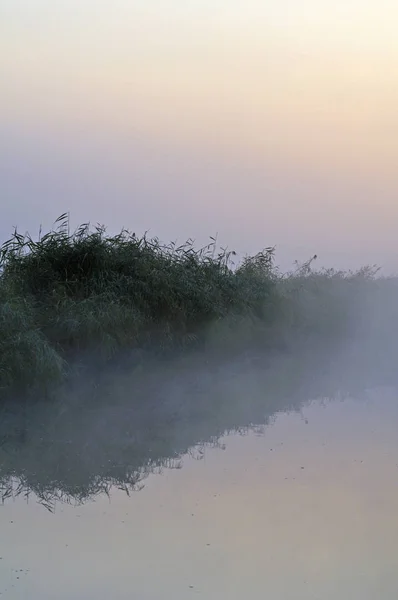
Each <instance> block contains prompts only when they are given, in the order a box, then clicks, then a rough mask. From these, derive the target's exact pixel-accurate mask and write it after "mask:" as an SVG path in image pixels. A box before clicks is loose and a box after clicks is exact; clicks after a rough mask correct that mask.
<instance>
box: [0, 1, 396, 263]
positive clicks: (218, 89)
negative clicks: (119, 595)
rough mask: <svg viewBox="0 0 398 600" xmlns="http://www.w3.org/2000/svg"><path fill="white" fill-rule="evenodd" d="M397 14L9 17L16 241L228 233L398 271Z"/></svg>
mask: <svg viewBox="0 0 398 600" xmlns="http://www.w3.org/2000/svg"><path fill="white" fill-rule="evenodd" d="M397 22H398V4H397V2H396V0H379V1H378V2H375V1H374V0H373V1H370V0H344V2H343V1H338V0H268V1H267V2H265V1H264V0H245V1H243V0H228V1H227V0H218V1H217V0H169V1H167V0H152V1H151V2H149V1H148V0H114V1H113V2H105V1H102V0H68V1H66V0H58V1H57V2H54V1H50V0H1V2H0V88H1V95H0V171H1V173H0V192H1V198H2V200H1V202H2V209H3V210H2V218H1V221H0V239H1V240H2V239H5V238H6V237H8V234H9V233H10V232H11V230H12V227H13V226H14V225H18V226H19V228H20V229H21V230H22V231H23V230H25V229H29V231H30V232H31V233H34V232H35V231H37V230H38V227H39V225H40V223H42V224H43V225H44V228H47V227H49V226H51V223H52V222H53V221H54V219H55V218H56V217H57V216H58V215H59V214H61V213H62V212H65V211H70V213H71V218H72V223H73V224H76V225H77V224H78V223H80V222H83V221H92V222H94V223H96V222H98V221H99V222H101V223H104V224H106V225H108V226H109V228H110V230H111V231H116V230H118V229H120V228H121V227H122V226H125V227H127V228H129V229H132V230H134V231H136V232H137V233H142V232H143V231H145V230H148V229H149V230H150V233H152V234H153V235H158V236H159V237H160V238H162V239H164V240H165V241H169V240H170V239H175V238H178V239H179V240H180V241H182V240H184V239H186V238H189V237H193V238H195V239H197V240H198V243H202V242H203V241H206V239H207V238H208V236H210V235H214V234H215V233H218V239H219V240H220V242H221V243H222V244H224V245H228V246H229V247H231V248H234V249H236V250H237V251H238V252H243V253H244V252H255V251H257V250H259V249H261V247H263V246H268V245H274V244H276V245H277V257H279V259H280V260H279V262H281V263H282V265H283V266H284V265H289V264H291V263H292V261H293V260H294V259H296V258H297V259H305V258H308V257H309V256H310V255H311V254H313V253H317V254H318V255H320V259H321V261H322V262H323V263H325V264H328V265H330V264H333V265H335V266H336V267H355V266H360V265H361V264H363V263H368V262H378V263H380V264H383V265H385V266H386V268H388V269H393V270H397V271H398V251H397V249H396V224H397V220H398V194H397V192H398V178H397V175H396V163H397V158H398V141H397V140H398V136H397V133H398V108H397V107H398V37H397V35H396V24H397Z"/></svg>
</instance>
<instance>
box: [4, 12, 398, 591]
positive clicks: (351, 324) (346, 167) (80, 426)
mask: <svg viewBox="0 0 398 600" xmlns="http://www.w3.org/2000/svg"><path fill="white" fill-rule="evenodd" d="M397 17H398V12H397V4H396V2H392V1H390V0H380V1H379V2H377V3H375V2H373V1H372V0H361V1H359V0H346V2H344V3H336V2H334V1H332V0H302V1H300V2H292V1H291V0H282V1H281V0H278V2H276V1H275V0H270V1H269V2H266V3H264V2H263V1H262V0H247V1H246V2H242V1H241V0H229V1H228V2H227V1H226V0H219V1H218V0H211V1H210V0H205V1H203V0H202V1H201V2H199V1H195V0H192V1H187V0H185V1H184V2H183V1H182V0H170V1H169V2H163V1H162V2H160V1H153V2H147V1H145V2H144V1H143V0H132V1H129V2H127V1H125V0H115V1H114V2H113V3H109V2H102V1H100V0H68V2H67V1H66V0H58V1H57V2H50V1H49V0H34V1H32V0H18V1H17V0H2V2H0V40H1V41H0V45H1V51H0V88H1V94H0V193H1V198H2V200H1V219H0V244H1V243H2V242H4V241H5V240H7V239H9V238H10V235H11V234H12V231H13V228H14V227H17V228H18V231H19V232H20V233H22V234H23V233H25V231H28V232H29V233H30V234H31V235H32V237H33V238H37V234H38V232H39V228H41V229H42V231H48V230H50V229H51V227H52V226H53V223H54V221H55V219H56V218H57V217H58V216H59V215H61V214H64V213H69V222H68V225H69V226H70V227H71V229H72V230H73V229H74V228H75V227H78V226H79V225H80V224H81V223H88V222H90V223H92V224H93V225H95V224H97V223H100V224H103V225H105V226H106V227H107V231H108V232H109V233H111V234H117V233H118V232H119V231H120V230H121V229H122V228H126V229H128V230H130V231H131V232H135V233H136V234H137V235H138V236H141V235H142V234H144V232H147V231H148V232H149V235H150V236H157V237H158V238H160V239H161V240H162V241H164V242H165V243H168V242H170V241H177V242H181V243H182V242H185V241H186V240H187V239H193V240H195V247H201V246H203V245H204V244H206V243H207V242H208V241H209V237H210V236H213V237H215V238H216V239H217V244H218V246H221V247H227V248H228V249H231V250H234V251H236V253H237V254H236V256H235V260H236V263H239V261H240V260H242V258H243V257H244V256H245V255H254V254H255V253H257V252H258V251H260V250H261V249H262V248H268V247H274V246H275V247H276V254H275V262H276V267H277V268H278V269H279V270H277V271H275V272H274V273H273V275H272V277H273V278H274V279H273V280H274V281H276V287H277V290H278V293H279V294H280V296H278V298H279V299H280V300H281V303H280V306H281V307H283V310H284V311H285V312H283V311H282V313H281V314H282V315H283V317H284V318H282V319H280V318H278V319H276V320H275V323H273V324H271V325H269V326H267V327H268V328H267V327H263V325H262V324H261V323H260V322H259V321H256V320H255V319H253V320H250V318H246V319H242V320H238V319H237V320H236V327H235V328H231V326H230V322H229V321H228V319H226V320H225V322H224V320H223V319H219V320H218V321H217V322H212V323H210V324H209V326H208V330H206V336H204V340H205V343H203V344H202V347H201V348H198V347H196V348H195V349H193V350H192V349H191V350H189V351H188V350H184V351H181V349H180V351H179V352H178V351H176V352H172V353H169V354H168V355H162V356H159V355H154V354H153V353H151V352H149V351H147V350H145V351H144V350H142V349H137V347H135V348H134V350H131V351H124V352H122V353H120V352H119V353H117V354H116V355H115V357H114V359H113V360H109V361H108V363H107V364H106V366H104V364H103V363H100V362H98V361H97V358H98V352H97V350H98V349H97V348H94V349H92V350H90V349H89V350H88V352H86V353H80V354H79V353H78V352H77V353H76V354H75V355H74V356H73V361H71V364H70V365H69V366H70V367H71V370H70V372H69V371H68V375H69V377H68V378H67V379H66V380H65V381H64V382H63V383H61V384H59V385H58V386H53V387H52V388H50V389H48V388H46V389H45V390H43V391H41V390H35V393H33V390H30V392H31V393H30V395H28V396H26V395H23V394H19V393H15V394H14V395H13V396H12V397H11V398H10V399H8V400H7V402H2V403H1V404H0V496H1V499H2V505H1V506H0V530H1V536H0V596H2V597H4V598H7V599H9V600H19V599H20V598H30V599H32V600H50V599H52V598H58V599H60V600H64V599H65V600H70V599H72V600H74V599H76V600H78V599H80V598H83V597H84V598H85V599H88V600H94V599H95V600H101V599H102V598H115V599H118V600H127V599H130V598H132V597H134V598H139V599H140V600H141V599H142V600H159V599H160V598H162V599H163V598H170V599H171V598H173V600H174V599H175V600H185V599H186V598H187V597H190V596H192V595H195V596H196V595H199V596H202V597H204V598H206V599H207V600H223V599H224V598H225V599H227V598H228V600H241V598H243V597H247V598H249V599H250V598H259V597H269V598H272V600H308V599H309V598H314V599H315V598H317V599H321V600H337V599H340V598H349V599H350V600H374V599H375V598H380V600H393V599H394V598H397V597H398V577H397V573H398V564H397V559H396V557H397V556H398V522H397V517H396V506H397V501H398V486H397V483H396V482H397V477H396V476H397V452H398V444H397V435H396V431H397V416H398V415H397V388H398V381H397V361H396V357H397V356H398V335H397V334H398V331H397V326H396V324H397V322H398V278H396V277H393V275H394V274H396V273H397V270H398V254H397V249H396V223H397V219H398V202H397V193H398V179H397V176H396V164H397V156H398V146H397V137H396V124H397V111H396V107H397V102H398V79H397V77H396V72H397V62H398V43H397V39H398V38H397V36H396V23H397ZM314 254H316V255H317V259H316V260H315V261H312V262H311V261H310V263H311V267H312V268H315V272H314V271H312V272H307V271H306V269H305V265H304V268H302V269H301V270H300V267H299V265H300V264H301V263H305V261H307V260H308V259H310V258H311V257H312V256H314ZM295 261H298V263H295ZM367 265H370V266H372V265H377V266H379V267H381V270H380V271H378V272H377V276H376V277H365V276H364V274H363V273H362V275H357V276H353V275H351V276H350V277H347V275H346V274H344V273H340V272H339V270H340V269H343V270H350V269H351V270H353V271H356V270H357V269H360V268H362V267H364V266H367ZM323 268H326V269H329V268H332V269H335V270H336V271H334V272H331V271H325V270H322V269H323ZM286 272H289V273H290V276H286V277H283V276H282V274H283V273H286ZM276 273H277V276H276ZM365 274H366V272H365ZM268 275H269V274H267V277H268ZM390 276H391V277H390ZM15 281H16V280H15ZM15 281H14V282H13V281H12V282H11V283H12V284H13V285H11V286H9V287H8V288H7V289H6V293H5V295H4V299H3V297H2V298H1V302H2V305H1V306H0V308H1V309H2V310H3V313H2V315H1V316H2V319H3V321H1V323H3V325H4V326H5V325H8V322H10V328H9V330H7V331H8V333H9V332H10V331H11V334H10V337H9V338H5V337H4V338H3V339H10V340H11V341H10V352H9V356H10V357H12V358H13V357H14V356H15V357H16V361H15V364H16V365H17V367H18V364H19V363H18V360H19V358H20V356H22V355H21V354H20V352H21V348H22V347H23V342H24V341H26V340H27V341H28V342H29V339H30V338H29V336H31V338H32V336H33V338H34V335H36V336H39V338H40V335H41V334H42V331H41V330H39V327H40V326H39V325H38V323H42V320H41V319H42V316H43V315H42V314H41V310H42V307H41V306H39V304H37V303H36V300H35V299H32V303H31V305H30V304H29V302H28V301H27V302H25V296H23V297H20V296H21V294H19V291H18V290H19V287H18V286H15V289H17V293H16V294H14V292H15V290H14V284H15ZM112 281H113V280H112ZM256 281H257V280H255V282H256ZM61 288H62V286H61ZM0 291H1V290H0ZM53 291H54V298H55V289H54V290H53ZM108 291H109V290H108ZM11 292H12V293H11ZM62 293H63V289H61V293H60V295H59V297H58V300H57V301H59V303H62V301H63V300H64V298H63V296H62ZM7 294H8V295H7ZM18 294H19V295H18ZM75 300H76V299H75V298H72V302H71V306H77V303H78V301H80V299H79V298H77V303H76V304H73V302H75ZM51 302H52V301H51ZM51 302H49V304H48V306H47V308H46V307H45V310H44V312H45V313H46V314H50V313H51V310H53V309H54V306H53V305H52V304H51ZM54 302H55V301H54ZM116 302H117V299H116ZM55 303H56V302H55ZM14 304H15V306H14ZM21 307H22V308H23V309H24V310H25V309H26V310H25V312H24V310H21ZM32 307H34V308H35V310H36V308H37V307H38V310H37V314H36V313H35V317H34V318H33V317H32V320H29V319H30V317H31V314H30V312H29V311H30V310H31V309H32ZM102 308H103V304H101V305H100V309H101V310H102ZM89 309H90V306H89ZM46 310H47V312H46ZM13 311H14V312H13ZM18 311H20V312H18ZM55 312H56V311H55ZM32 314H33V309H32ZM8 315H11V317H12V319H11V317H10V318H9V317H8ZM21 315H22V316H21ZM26 315H27V316H26ZM69 316H70V315H69V313H68V312H67V311H66V312H65V313H62V311H61V312H60V316H59V318H60V319H62V318H64V319H66V318H69ZM85 316H87V315H86V314H84V315H83V317H85ZM105 316H106V315H105ZM27 317H29V318H27ZM50 317H51V314H50ZM88 317H89V318H91V317H92V314H91V313H90V312H89V315H88ZM94 317H95V315H94ZM24 319H27V321H28V325H26V323H25V322H24ZM35 319H36V320H35ZM11 321H12V322H11ZM76 322H79V321H78V319H77V320H76ZM148 322H150V321H148ZM15 323H17V327H16V334H15V336H14V338H13V337H12V336H13V331H14V329H13V327H14V328H15ZM31 323H33V325H32V324H31ZM48 323H49V324H50V326H52V324H53V322H52V321H51V318H50V320H49V321H48ZM48 323H47V325H48ZM64 325H65V324H64ZM101 325H102V323H101V322H100V323H99V326H100V329H101ZM118 325H119V327H120V323H118ZM105 329H106V328H105ZM66 330H67V327H66V326H65V327H64V329H62V327H61V328H60V331H61V334H62V332H63V334H65V331H66ZM103 331H105V330H103ZM103 331H102V332H101V333H103ZM20 332H21V333H20ZM0 333H1V332H0ZM106 333H107V331H105V334H106ZM24 336H25V337H24ZM66 337H67V336H66ZM77 337H78V336H77ZM82 337H84V335H83V336H82ZM34 339H36V338H34ZM43 339H44V338H43ZM21 340H22V342H21ZM40 340H41V338H40ZM101 340H102V338H101ZM14 341H15V343H14ZM56 341H57V344H58V340H56ZM79 341H80V340H79V339H78V340H77V346H79ZM50 342H51V343H52V342H53V340H52V341H51V340H50ZM29 343H30V342H29ZM29 343H28V351H30V352H31V348H32V347H33V348H36V347H35V346H34V344H33V345H32V343H31V344H30V346H29ZM51 343H50V345H48V346H46V344H45V343H44V342H43V344H42V345H39V346H37V348H39V349H38V350H37V352H38V353H40V351H41V352H44V350H43V348H47V347H48V348H50V346H51ZM57 344H55V345H54V346H51V348H52V349H54V353H55V354H56V351H57V347H56V346H57ZM59 345H60V346H62V343H61V342H60V343H59ZM100 350H101V348H100ZM2 351H3V353H4V344H3V350H2ZM13 352H14V354H12V353H13ZM27 355H28V356H30V355H29V352H28V353H27ZM60 356H61V354H60ZM68 357H69V355H68ZM42 358H43V356H39V359H42ZM44 359H45V357H44ZM60 360H61V359H60ZM39 362H40V361H39V360H38V361H37V364H38V363H39ZM29 364H30V363H29ZM33 364H34V365H36V362H35V361H33ZM43 364H44V365H46V364H47V363H46V361H45V360H43ZM3 366H4V365H1V364H0V373H1V375H2V377H3V373H5V374H7V369H3ZM14 366H15V365H13V364H12V369H14ZM23 368H24V369H25V371H23V369H22V371H23V372H26V371H29V369H26V363H24V364H23ZM14 372H17V371H15V370H14V371H12V373H14ZM3 379H4V381H6V377H4V378H3ZM3 379H2V381H3ZM18 385H19V384H18V382H17V386H16V390H17V391H20V390H19V387H18ZM0 391H1V392H2V391H3V390H0Z"/></svg>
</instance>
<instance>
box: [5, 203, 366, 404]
mask: <svg viewBox="0 0 398 600" xmlns="http://www.w3.org/2000/svg"><path fill="white" fill-rule="evenodd" d="M56 226H57V227H56V229H55V230H53V231H51V232H49V233H47V234H46V235H44V236H41V235H40V236H39V239H38V240H37V241H34V240H33V239H32V238H31V237H30V236H29V235H26V236H22V235H20V234H19V233H18V232H17V231H16V230H15V231H14V234H13V236H12V237H11V239H10V240H8V241H7V242H6V243H5V244H3V246H2V248H1V250H0V396H1V395H5V394H10V393H14V392H15V391H18V392H21V393H24V392H26V391H31V390H37V389H43V388H46V387H48V386H50V385H52V384H54V383H55V382H58V381H63V380H64V379H65V378H66V377H67V376H68V375H69V374H70V373H71V372H72V371H73V370H72V369H71V365H72V364H75V363H76V360H80V361H83V359H84V357H85V359H87V357H89V359H90V361H91V362H93V361H94V363H95V364H96V365H97V366H98V365H100V364H103V363H104V362H105V363H106V362H107V361H109V360H110V359H114V360H116V359H117V358H118V356H121V353H122V352H123V351H124V352H125V351H127V350H128V351H130V350H134V349H141V350H142V349H144V350H145V351H150V352H151V353H155V354H159V353H161V354H164V353H165V352H166V353H167V352H170V351H173V352H175V351H181V350H183V349H187V348H201V349H205V350H206V351H210V352H211V351H213V352H224V353H227V352H230V353H231V352H232V353H236V352H240V351H242V350H245V351H247V350H248V349H253V350H254V351H258V350H265V349H267V350H269V349H275V348H281V347H284V346H286V344H287V343H288V341H290V340H292V339H294V338H297V339H302V338H311V337H313V336H318V337H320V336H322V337H323V339H324V340H332V341H336V340H339V339H341V338H342V337H343V335H344V334H345V333H346V332H347V329H348V328H349V327H352V324H353V323H354V322H355V320H354V319H353V315H354V313H355V310H356V307H357V304H358V301H359V299H360V298H361V297H362V296H363V295H364V289H365V288H366V289H368V288H369V283H370V282H373V283H374V282H375V274H376V273H375V271H374V270H372V269H364V270H361V271H359V272H357V273H343V272H335V271H325V270H323V271H314V270H313V269H312V262H313V260H314V259H311V260H310V261H308V262H307V263H305V264H304V265H302V266H301V267H298V268H297V269H296V271H295V272H293V273H289V274H287V275H281V274H279V273H278V271H277V269H275V268H274V249H273V248H266V249H265V250H264V251H263V252H260V253H258V254H257V255H255V256H253V257H246V258H245V259H244V260H243V261H242V263H241V264H239V265H238V266H237V268H233V265H232V261H231V257H232V256H234V254H235V253H233V252H228V251H227V250H225V249H220V250H219V251H218V250H217V248H216V240H215V239H213V238H211V242H210V244H209V245H208V246H206V247H204V248H202V249H199V250H196V249H195V247H194V244H193V242H192V240H188V242H186V243H185V244H183V245H181V246H177V245H176V244H169V245H164V244H161V243H160V242H159V240H158V239H157V238H154V239H148V238H147V236H146V235H145V236H143V237H141V238H139V237H137V236H136V235H135V234H134V233H133V234H131V233H129V232H128V231H126V230H123V231H121V232H120V233H119V234H118V235H115V236H108V235H107V233H106V230H105V228H104V227H102V226H97V227H95V228H94V229H90V227H89V225H88V224H84V225H82V226H80V227H79V228H78V229H77V230H76V231H74V232H73V233H71V232H70V226H69V217H68V215H67V214H64V215H61V216H60V217H59V218H58V219H57V221H56ZM314 258H315V257H314ZM85 359H84V360H85Z"/></svg>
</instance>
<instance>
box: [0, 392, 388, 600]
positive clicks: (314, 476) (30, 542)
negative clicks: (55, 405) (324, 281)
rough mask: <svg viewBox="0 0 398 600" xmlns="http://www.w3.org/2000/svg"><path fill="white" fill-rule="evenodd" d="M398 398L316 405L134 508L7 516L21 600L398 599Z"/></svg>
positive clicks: (4, 529) (120, 496)
mask: <svg viewBox="0 0 398 600" xmlns="http://www.w3.org/2000/svg"><path fill="white" fill-rule="evenodd" d="M397 426H398V393H395V392H394V391H391V390H389V391H388V390H383V391H373V392H371V393H370V392H369V393H368V394H366V395H365V398H364V399H361V400H355V399H351V398H347V399H344V400H341V399H338V398H337V399H334V400H332V401H329V400H328V401H323V402H322V401H313V402H312V403H310V404H308V405H307V406H306V407H304V408H302V410H301V411H297V412H290V413H278V414H276V415H275V417H274V418H273V419H272V422H270V423H269V424H268V425H267V426H266V427H265V428H263V429H257V428H252V429H251V430H245V432H242V433H233V434H230V435H225V436H224V437H223V438H222V439H221V440H220V444H219V445H218V447H214V446H213V447H207V448H205V449H203V448H202V447H196V448H193V449H192V450H191V451H190V452H189V453H187V454H185V455H184V456H183V457H182V463H181V464H176V465H174V466H181V467H182V468H164V469H162V470H161V472H159V473H152V474H150V475H149V476H148V477H147V478H146V479H145V480H144V482H143V487H142V489H140V490H139V491H136V492H132V493H131V494H130V495H128V494H127V493H126V492H125V491H123V490H121V489H118V488H117V487H116V486H114V487H113V488H111V489H110V491H109V496H108V495H107V494H105V493H104V494H99V495H97V497H96V498H95V501H88V502H85V503H83V504H80V505H79V504H77V505H76V504H75V505H73V504H71V505H68V504H66V503H64V502H60V501H57V502H55V504H54V506H53V507H52V512H51V511H49V510H46V508H45V507H44V506H43V504H42V503H39V502H37V497H35V495H34V494H30V495H29V496H27V497H25V496H24V495H23V494H21V495H19V496H15V495H14V497H8V498H6V499H5V500H4V503H3V505H2V506H1V507H0V532H1V535H0V557H1V559H0V593H1V594H2V597H4V598H7V599H9V600H17V599H18V600H20V599H25V598H29V600H47V599H48V600H50V599H51V600H53V599H55V598H57V599H61V600H63V599H65V600H66V599H68V600H71V599H85V600H94V599H96V600H99V599H105V598H106V599H107V598H112V599H114V600H127V599H129V600H130V599H137V600H158V599H168V598H169V599H170V600H180V599H181V600H185V599H189V598H193V597H195V598H196V597H202V598H205V599H207V600H223V599H225V600H227V599H228V600H231V599H236V600H241V599H242V598H248V599H251V598H253V599H254V598H256V599H257V598H269V599H270V600H301V599H302V600H309V599H311V600H315V599H316V600H344V599H347V600H375V599H376V598H377V599H379V600H390V599H391V600H392V599H396V598H397V597H398V436H397V429H398V427H397Z"/></svg>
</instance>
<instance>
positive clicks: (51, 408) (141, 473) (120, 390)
mask: <svg viewBox="0 0 398 600" xmlns="http://www.w3.org/2000/svg"><path fill="white" fill-rule="evenodd" d="M349 360H350V357H349V353H347V354H341V355H339V356H337V355H335V356H334V358H333V359H332V357H331V355H330V354H329V358H328V360H326V356H325V354H324V353H322V352H321V349H320V348H318V353H316V352H314V349H310V348H309V347H307V349H306V350H302V352H300V353H294V354H284V355H282V354H280V355H278V356H276V355H274V356H273V357H272V358H269V357H268V359H266V357H265V356H264V355H263V356H262V357H259V356H258V357H257V358H255V359H254V358H251V359H250V358H247V359H246V360H244V361H243V360H241V359H240V358H239V359H238V358H237V359H235V360H230V361H229V362H228V363H226V362H225V361H223V362H222V361H219V362H218V363H217V362H214V363H211V364H209V362H206V361H205V360H203V354H200V355H196V353H195V352H193V353H191V354H190V355H189V356H180V357H179V358H177V359H174V360H173V361H171V362H165V361H159V362H158V363H157V365H156V364H155V363H152V367H151V369H147V370H142V369H141V370H140V369H139V370H137V371H135V372H133V373H132V372H130V371H129V370H127V369H126V370H124V371H123V372H121V371H120V370H116V369H108V370H106V371H104V372H103V373H101V374H97V375H95V374H94V373H92V374H91V376H88V377H86V378H85V379H84V381H80V382H79V384H77V385H75V386H73V388H72V389H66V388H63V390H62V392H61V393H58V395H57V397H56V399H55V400H53V401H52V402H51V403H49V402H46V401H38V402H36V403H29V404H25V405H21V404H19V403H15V402H11V403H3V404H2V406H1V407H0V497H1V498H2V501H3V502H6V501H7V500H10V501H12V500H13V499H14V498H16V497H17V496H21V495H22V496H26V497H29V495H31V494H33V500H35V499H36V500H37V501H38V502H40V503H41V504H43V506H44V507H45V508H47V509H48V510H50V511H53V510H54V509H55V506H56V504H57V503H58V502H61V503H64V502H66V503H77V504H84V503H86V502H89V501H92V500H94V499H95V498H96V497H98V496H101V495H103V494H106V495H108V496H109V497H110V496H112V494H113V492H114V490H116V489H121V490H124V491H125V492H126V493H127V494H129V495H130V494H131V493H133V492H137V491H140V490H141V489H142V487H143V486H144V485H145V480H146V478H147V477H148V476H149V475H150V474H160V473H162V471H163V470H164V469H166V468H167V469H168V468H181V467H182V466H183V461H184V456H185V455H186V454H187V453H188V454H190V455H191V456H193V457H195V458H197V459H198V460H200V459H202V458H203V457H204V454H205V451H206V447H208V446H212V447H214V446H215V447H219V448H220V449H223V445H222V440H221V439H220V438H221V437H222V436H224V435H226V434H228V433H231V432H238V433H240V434H242V435H245V434H247V433H248V432H249V431H252V430H254V431H256V432H257V433H263V432H264V431H265V429H266V428H267V427H268V426H269V425H270V424H272V422H273V419H274V418H275V416H276V415H277V414H278V413H280V412H290V411H297V412H300V411H301V410H302V408H303V407H304V406H306V405H308V404H310V403H311V402H312V401H315V400H316V401H319V399H321V400H322V401H323V402H331V401H336V400H340V401H341V400H344V398H346V397H354V398H356V399H358V400H359V401H360V400H361V399H362V398H363V399H366V397H367V390H368V388H369V387H372V388H373V387H374V386H378V389H381V388H384V390H383V389H381V393H383V394H384V395H385V394H386V393H389V392H388V388H389V387H390V388H391V387H392V386H393V385H394V383H397V377H396V373H395V377H394V374H393V373H392V372H390V378H389V380H388V381H387V379H386V378H385V373H384V375H382V376H381V374H380V371H379V369H378V368H377V366H376V367H375V365H373V366H374V367H375V368H373V370H372V369H370V368H367V369H366V368H364V367H366V361H365V362H363V363H362V365H361V370H360V371H359V370H355V369H353V368H352V363H351V364H349V363H348V361H349ZM368 367H370V364H369V365H368ZM382 382H384V383H382Z"/></svg>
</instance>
